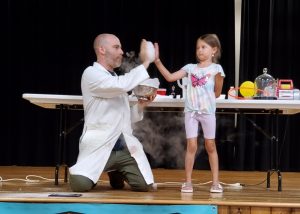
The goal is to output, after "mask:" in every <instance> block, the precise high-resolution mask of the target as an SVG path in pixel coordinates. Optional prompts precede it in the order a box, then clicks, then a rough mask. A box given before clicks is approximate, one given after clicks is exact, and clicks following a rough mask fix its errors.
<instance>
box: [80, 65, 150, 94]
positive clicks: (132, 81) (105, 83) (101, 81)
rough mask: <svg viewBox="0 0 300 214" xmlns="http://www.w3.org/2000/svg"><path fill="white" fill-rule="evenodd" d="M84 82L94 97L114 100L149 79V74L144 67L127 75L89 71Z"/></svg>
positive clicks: (141, 66)
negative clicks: (113, 98)
mask: <svg viewBox="0 0 300 214" xmlns="http://www.w3.org/2000/svg"><path fill="white" fill-rule="evenodd" d="M82 78H84V81H82V82H84V83H85V84H87V85H84V86H83V85H82V87H88V88H89V91H90V92H91V94H92V96H94V97H101V98H112V97H116V96H119V95H122V94H124V93H126V92H128V91H131V90H132V89H133V88H134V87H136V86H137V85H138V84H139V83H141V82H143V81H144V80H146V79H148V78H149V74H148V72H147V70H146V69H145V67H144V66H143V65H140V66H137V67H136V68H134V69H132V70H131V71H130V72H128V73H126V74H125V75H120V76H112V75H110V74H107V73H105V72H99V71H98V70H93V69H91V70H87V71H86V72H85V73H84V75H83V76H82Z"/></svg>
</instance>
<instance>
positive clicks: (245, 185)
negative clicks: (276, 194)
mask: <svg viewBox="0 0 300 214" xmlns="http://www.w3.org/2000/svg"><path fill="white" fill-rule="evenodd" d="M273 173H274V172H271V174H270V177H271V176H272V175H273ZM267 179H268V178H266V179H264V180H263V181H261V182H259V183H257V184H243V186H244V187H249V186H252V187H253V186H259V185H261V184H263V183H265V182H266V181H267Z"/></svg>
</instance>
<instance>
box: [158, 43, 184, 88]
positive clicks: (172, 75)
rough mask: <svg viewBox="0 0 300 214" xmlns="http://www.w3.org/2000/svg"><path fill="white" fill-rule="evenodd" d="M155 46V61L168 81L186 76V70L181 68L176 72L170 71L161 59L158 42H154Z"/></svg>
mask: <svg viewBox="0 0 300 214" xmlns="http://www.w3.org/2000/svg"><path fill="white" fill-rule="evenodd" d="M154 47H155V60H154V63H155V65H156V67H157V69H158V70H159V72H160V73H161V74H162V75H163V77H164V78H165V79H166V80H167V81H168V82H174V81H176V80H179V79H182V78H183V77H185V76H186V72H185V71H184V70H179V71H176V72H174V73H170V71H169V70H168V69H167V68H166V67H165V66H164V65H163V63H162V61H161V60H160V59H159V47H158V44H157V43H154Z"/></svg>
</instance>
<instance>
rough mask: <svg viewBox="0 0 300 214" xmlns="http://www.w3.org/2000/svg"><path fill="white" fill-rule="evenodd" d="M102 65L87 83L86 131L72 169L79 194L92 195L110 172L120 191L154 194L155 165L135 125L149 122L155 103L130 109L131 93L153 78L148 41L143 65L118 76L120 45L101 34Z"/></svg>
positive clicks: (84, 89) (84, 85) (87, 73)
mask: <svg viewBox="0 0 300 214" xmlns="http://www.w3.org/2000/svg"><path fill="white" fill-rule="evenodd" d="M94 50H95V53H96V56H97V62H94V64H93V66H89V67H88V68H86V69H85V71H84V73H83V75H82V79H81V90H82V97H83V106H84V119H85V123H84V128H83V132H82V136H81V138H80V143H79V155H78V159H77V162H76V164H75V165H74V166H72V167H71V168H70V186H71V189H72V190H73V191H76V192H83V191H88V190H90V189H92V188H93V187H94V186H95V185H96V183H97V181H98V179H99V177H100V175H101V174H102V172H103V171H107V172H108V176H109V179H110V184H111V186H112V187H113V188H115V189H121V188H123V187H124V181H125V182H127V183H128V184H129V186H130V187H131V189H132V190H133V191H148V190H150V189H151V188H152V184H153V183H154V180H153V174H152V171H151V167H150V164H149V162H148V160H147V157H146V155H145V153H144V151H143V146H142V144H141V143H140V142H139V141H138V139H137V138H136V137H134V136H133V135H132V127H131V123H133V122H137V121H139V120H141V119H142V117H143V111H142V110H143V108H144V107H145V106H146V105H147V104H148V103H149V102H151V101H153V99H154V98H155V95H153V96H151V97H150V98H149V101H141V100H140V101H139V102H138V104H137V105H135V106H133V107H130V106H129V100H128V94H127V92H128V91H130V90H132V89H133V88H134V87H135V86H137V85H138V84H139V83H141V82H143V81H145V80H146V79H148V78H149V75H148V72H147V70H146V69H147V68H148V66H149V64H150V63H151V62H153V60H154V58H152V57H151V54H149V51H147V50H148V49H147V42H146V40H142V43H141V49H140V60H141V62H142V64H141V65H139V66H137V67H136V68H134V69H132V70H131V71H130V72H128V73H126V74H125V75H123V76H115V75H116V74H115V73H114V69H115V68H117V67H119V66H120V65H121V62H122V58H123V51H122V46H121V43H120V40H119V39H118V38H117V37H116V36H115V35H112V34H100V35H98V36H97V37H96V39H95V41H94Z"/></svg>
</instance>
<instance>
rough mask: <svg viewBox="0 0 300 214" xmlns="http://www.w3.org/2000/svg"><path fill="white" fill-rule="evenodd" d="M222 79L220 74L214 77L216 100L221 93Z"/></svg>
mask: <svg viewBox="0 0 300 214" xmlns="http://www.w3.org/2000/svg"><path fill="white" fill-rule="evenodd" d="M223 81H224V77H222V76H221V73H217V74H216V75H215V96H216V98H218V97H219V96H220V95H221V93H222V87H223Z"/></svg>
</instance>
